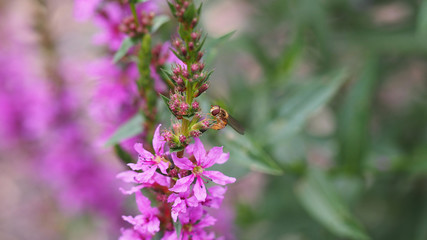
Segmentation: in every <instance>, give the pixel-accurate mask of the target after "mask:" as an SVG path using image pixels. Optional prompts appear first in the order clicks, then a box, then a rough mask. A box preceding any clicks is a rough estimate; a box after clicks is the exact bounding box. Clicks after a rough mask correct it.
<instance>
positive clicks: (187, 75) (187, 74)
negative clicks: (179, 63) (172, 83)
mask: <svg viewBox="0 0 427 240" xmlns="http://www.w3.org/2000/svg"><path fill="white" fill-rule="evenodd" d="M182 76H184V77H185V78H189V77H190V74H189V73H188V71H187V70H184V71H182Z"/></svg>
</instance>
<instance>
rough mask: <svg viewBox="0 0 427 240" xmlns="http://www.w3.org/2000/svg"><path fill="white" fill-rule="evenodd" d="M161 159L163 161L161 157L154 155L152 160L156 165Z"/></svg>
mask: <svg viewBox="0 0 427 240" xmlns="http://www.w3.org/2000/svg"><path fill="white" fill-rule="evenodd" d="M162 159H163V158H162V157H160V156H157V155H156V157H155V158H154V161H155V162H156V163H160V162H161V161H162Z"/></svg>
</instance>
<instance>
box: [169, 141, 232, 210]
mask: <svg viewBox="0 0 427 240" xmlns="http://www.w3.org/2000/svg"><path fill="white" fill-rule="evenodd" d="M194 141H195V143H194V146H193V149H192V150H193V154H194V157H195V158H196V161H195V162H192V161H190V160H189V159H188V158H186V157H183V158H179V157H177V155H176V153H173V154H172V159H173V162H174V163H175V165H176V166H177V167H179V168H180V169H183V170H189V171H191V174H190V175H189V176H186V177H183V178H180V179H179V180H178V181H177V182H176V184H175V186H173V187H172V188H171V189H170V190H171V191H174V192H185V191H187V190H188V188H189V187H190V185H191V184H192V183H193V181H194V180H196V183H195V184H194V187H193V192H194V196H195V197H196V198H197V200H199V201H201V202H202V201H205V200H206V187H205V184H204V182H203V177H204V178H206V179H208V180H212V181H213V182H214V183H217V184H220V185H225V184H228V183H234V182H235V181H236V179H235V178H232V177H227V176H225V175H224V174H223V173H221V172H219V171H206V170H205V169H207V168H209V167H211V166H213V165H214V164H215V162H216V161H217V159H219V158H221V157H223V156H224V155H223V151H222V147H213V148H212V149H211V150H210V151H209V152H208V153H206V150H205V148H204V146H203V144H202V142H201V141H200V139H199V138H194ZM227 160H228V157H227Z"/></svg>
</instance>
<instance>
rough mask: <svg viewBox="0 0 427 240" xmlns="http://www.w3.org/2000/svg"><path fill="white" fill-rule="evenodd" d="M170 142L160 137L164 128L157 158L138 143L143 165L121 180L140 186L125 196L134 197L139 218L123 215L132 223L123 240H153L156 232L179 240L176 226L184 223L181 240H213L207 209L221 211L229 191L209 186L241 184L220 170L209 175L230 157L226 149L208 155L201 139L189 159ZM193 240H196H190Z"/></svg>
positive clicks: (190, 149) (155, 142) (157, 144)
mask: <svg viewBox="0 0 427 240" xmlns="http://www.w3.org/2000/svg"><path fill="white" fill-rule="evenodd" d="M165 145H166V141H165V140H164V138H163V137H162V136H161V135H160V125H159V126H158V127H157V129H156V132H155V135H154V138H153V149H154V154H152V153H151V152H149V151H147V150H146V149H144V148H143V146H142V144H136V145H135V150H136V151H137V152H138V154H139V158H138V162H137V163H135V164H128V165H129V167H130V168H131V169H132V170H131V171H126V172H123V173H121V174H119V175H118V177H119V178H121V179H122V180H124V181H126V182H132V183H136V184H137V185H136V186H135V187H133V188H132V189H130V190H123V189H122V191H123V192H124V193H125V194H133V193H135V197H136V202H137V205H138V209H139V211H140V214H139V215H137V216H135V217H132V216H123V219H124V220H125V221H127V222H129V223H130V224H132V226H133V227H132V228H131V229H122V238H121V239H150V238H151V237H153V236H154V235H155V234H156V233H157V232H159V231H163V232H165V235H164V237H163V238H162V239H177V232H176V229H175V228H174V225H173V222H177V221H178V220H179V222H180V223H181V224H182V232H181V235H180V237H179V238H178V239H214V235H213V234H208V233H207V232H206V231H205V228H206V227H208V226H212V225H213V224H214V223H215V221H216V220H215V218H213V217H212V216H210V215H209V214H208V213H207V211H206V209H207V208H219V207H220V205H221V202H222V199H223V198H224V194H225V192H226V188H225V187H221V186H218V185H215V186H211V187H207V186H206V184H207V183H208V182H211V181H212V182H214V183H216V184H219V185H226V184H229V183H233V182H235V181H236V179H235V178H232V177H228V176H225V175H224V174H223V173H221V172H219V171H210V170H208V169H209V168H210V167H212V166H213V165H214V164H223V163H225V162H226V161H227V160H228V158H229V154H228V153H224V152H223V150H222V147H213V148H212V149H210V150H209V151H206V150H205V148H204V146H203V144H202V142H201V141H200V139H199V138H195V141H194V143H193V144H189V145H188V146H187V147H186V148H185V152H186V156H181V157H180V156H178V153H176V152H173V153H171V154H170V153H169V151H167V149H166V147H165ZM141 189H145V190H146V192H147V193H149V194H150V195H151V196H153V199H154V201H155V202H156V205H157V206H158V207H157V208H156V207H152V206H151V205H152V204H151V202H150V200H149V199H148V198H147V197H145V196H143V195H142V194H141ZM190 237H191V238H190Z"/></svg>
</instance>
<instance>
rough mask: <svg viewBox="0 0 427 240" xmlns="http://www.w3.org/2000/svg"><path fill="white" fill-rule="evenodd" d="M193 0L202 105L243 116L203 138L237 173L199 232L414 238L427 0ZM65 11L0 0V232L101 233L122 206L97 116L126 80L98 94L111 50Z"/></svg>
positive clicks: (422, 225)
mask: <svg viewBox="0 0 427 240" xmlns="http://www.w3.org/2000/svg"><path fill="white" fill-rule="evenodd" d="M77 2H78V1H76V3H77ZM93 2H97V3H99V2H101V0H99V1H93ZM203 3H204V9H203V14H202V16H203V17H202V26H201V27H202V28H203V29H204V30H205V31H206V32H207V34H208V36H209V40H208V41H207V44H206V48H207V53H208V54H207V55H206V56H205V59H206V61H207V66H208V67H209V68H212V69H214V70H215V72H214V74H213V75H212V78H211V88H210V90H209V91H208V92H207V94H206V95H204V96H203V97H202V99H203V101H202V107H203V110H204V111H205V112H207V111H208V109H209V106H210V105H211V104H213V103H215V104H220V105H221V106H223V107H224V108H226V109H227V110H228V111H229V112H230V114H231V115H232V116H233V117H234V118H236V119H238V120H240V121H241V122H242V123H243V125H244V126H245V127H246V133H245V135H244V136H241V135H238V134H236V133H235V132H234V131H233V130H232V129H231V128H226V129H224V130H222V131H219V132H216V131H215V132H214V131H208V132H207V133H206V134H204V136H203V137H204V138H205V139H206V140H207V141H208V142H209V143H210V144H211V145H212V146H213V145H223V146H224V148H225V150H226V151H229V152H230V154H231V157H230V161H228V162H227V163H226V164H225V165H224V166H221V168H220V170H221V171H223V172H224V173H225V174H226V175H229V176H233V177H236V178H238V181H237V182H236V183H235V184H233V185H231V186H230V187H229V190H228V193H227V196H226V199H225V202H224V204H223V207H222V209H221V211H220V212H217V213H216V214H217V215H218V218H219V219H220V221H218V223H217V225H216V229H215V230H216V231H217V232H218V233H219V234H220V235H223V236H225V238H226V239H280V240H305V239H320V240H322V239H325V240H326V239H328V240H329V239H384V240H385V239H387V240H390V239H396V240H399V239H402V240H407V239H414V240H424V239H427V81H426V80H427V61H426V60H427V59H426V56H427V41H426V40H427V1H421V0H406V1H389V0H378V1H373V0H281V1H274V0H216V1H203ZM159 8H160V9H161V10H159V11H163V12H165V13H167V12H168V10H167V9H166V8H165V7H164V5H162V6H160V7H159ZM76 9H77V10H76ZM81 11H82V9H78V8H76V6H75V2H74V1H71V0H63V1H54V0H43V1H42V0H17V1H6V0H0V20H1V21H0V37H1V39H2V40H1V44H0V63H1V67H0V196H1V197H0V239H4V240H15V239H33V240H37V239H117V236H118V234H119V229H120V227H121V226H125V224H124V223H123V221H122V220H121V215H124V214H132V213H133V212H134V208H135V206H133V205H134V203H133V199H126V198H125V197H124V196H122V194H121V193H120V192H119V191H118V189H119V187H120V186H121V185H122V183H120V182H118V181H117V180H116V178H115V175H116V174H117V173H118V172H120V171H123V170H124V169H125V167H124V165H123V164H122V163H121V162H120V161H119V160H118V159H117V158H116V157H115V153H114V151H113V149H112V147H111V146H110V147H108V146H107V147H106V146H105V141H106V139H107V138H108V137H109V136H111V135H112V133H114V131H115V130H116V129H115V128H117V123H118V122H123V121H122V120H117V119H114V121H115V124H116V125H114V124H111V122H112V121H113V120H111V119H112V118H113V117H111V115H112V113H111V112H109V111H108V114H107V115H108V116H107V118H106V117H105V116H103V117H102V118H99V115H100V113H102V114H104V113H105V112H106V108H105V106H108V107H111V108H114V107H116V108H118V107H123V105H114V104H112V103H111V102H108V101H109V100H111V99H110V97H105V95H107V96H116V95H120V94H123V92H126V91H122V90H120V91H116V90H115V89H114V88H103V91H101V92H103V93H104V95H103V96H104V97H101V98H100V97H99V94H100V91H99V88H100V86H103V82H104V83H105V82H106V81H107V80H108V78H113V76H116V75H115V73H114V72H110V70H111V68H109V67H108V65H102V67H100V64H99V61H100V60H101V59H105V58H106V56H107V57H108V54H109V52H111V49H114V46H113V47H111V46H110V47H106V46H105V45H100V44H99V43H100V39H101V37H100V36H99V33H100V32H101V31H102V30H105V29H102V28H103V27H105V26H104V25H103V22H102V21H100V20H99V19H98V20H97V19H96V18H94V17H82V15H85V12H81ZM89 15H90V14H89ZM113 15H114V14H112V15H111V16H113ZM83 18H84V19H83ZM174 27H175V26H174V24H173V23H167V24H165V25H164V26H162V27H161V28H160V29H159V33H158V34H157V37H156V38H157V40H159V41H166V40H168V39H169V38H170V36H171V34H172V33H173V31H174ZM232 31H235V32H234V33H233V34H230V32H232ZM112 32H114V31H113V30H112ZM108 62H109V63H110V62H111V59H110V60H108ZM111 71H112V70H111ZM107 75H108V76H107ZM106 76H107V77H106ZM117 78H119V77H117ZM120 79H123V78H121V77H120ZM106 89H107V90H106ZM108 89H109V90H108ZM109 94H111V95H109ZM120 96H121V95H120ZM111 98H112V97H111ZM122 99H125V100H128V99H127V95H123V97H122ZM101 101H105V102H108V103H106V104H105V105H104V108H102V107H99V105H98V103H99V102H101ZM161 104H162V103H161V102H160V103H159V111H160V112H159V114H160V115H161V116H162V118H161V122H162V123H165V124H167V123H168V122H170V116H169V115H168V114H169V112H168V111H167V110H166V109H165V108H164V107H163V108H162V105H161ZM123 109H124V110H123ZM123 109H121V110H123V111H125V110H126V109H125V108H123ZM102 119H104V120H105V119H108V121H103V120H102ZM113 135H114V134H113ZM130 141H133V140H132V138H131V139H130ZM116 150H117V149H116ZM116 152H117V151H116Z"/></svg>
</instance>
